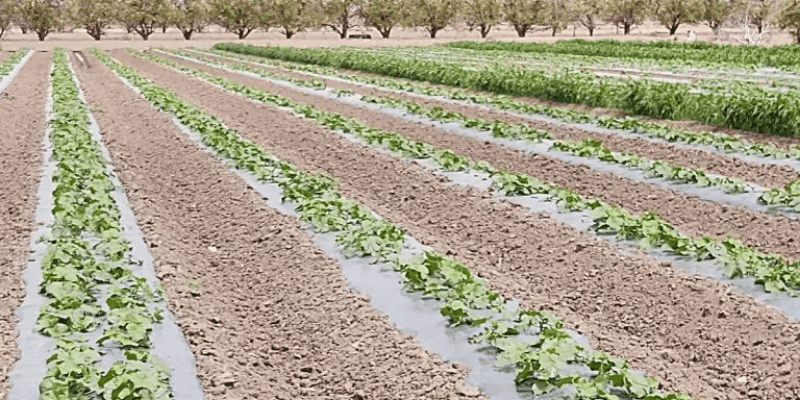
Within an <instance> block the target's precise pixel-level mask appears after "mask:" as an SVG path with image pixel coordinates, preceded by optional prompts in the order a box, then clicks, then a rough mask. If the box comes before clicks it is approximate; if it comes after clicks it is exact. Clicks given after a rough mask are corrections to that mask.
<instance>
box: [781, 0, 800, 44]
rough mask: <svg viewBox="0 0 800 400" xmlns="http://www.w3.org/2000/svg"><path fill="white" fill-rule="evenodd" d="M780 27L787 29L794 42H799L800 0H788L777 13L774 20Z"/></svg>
mask: <svg viewBox="0 0 800 400" xmlns="http://www.w3.org/2000/svg"><path fill="white" fill-rule="evenodd" d="M775 22H776V23H777V24H778V27H779V28H781V29H788V30H789V32H790V33H791V34H792V36H794V42H795V43H797V44H800V0H789V1H787V2H786V3H785V4H784V7H783V8H782V9H781V11H780V12H779V13H778V16H777V19H776V21H775Z"/></svg>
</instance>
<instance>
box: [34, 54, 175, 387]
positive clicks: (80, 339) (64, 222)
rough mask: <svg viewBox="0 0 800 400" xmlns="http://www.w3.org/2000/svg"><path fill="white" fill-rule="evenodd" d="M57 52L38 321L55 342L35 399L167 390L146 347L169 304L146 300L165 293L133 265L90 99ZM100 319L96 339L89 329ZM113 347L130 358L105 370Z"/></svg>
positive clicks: (164, 372)
mask: <svg viewBox="0 0 800 400" xmlns="http://www.w3.org/2000/svg"><path fill="white" fill-rule="evenodd" d="M53 57H54V58H53V72H52V74H51V82H52V99H53V106H52V116H51V118H50V120H49V126H50V133H49V138H50V141H51V143H52V149H53V159H54V160H55V161H56V163H57V167H56V170H55V172H54V174H53V183H54V184H55V188H54V189H53V200H54V207H53V210H52V213H53V216H54V217H55V221H54V223H53V225H52V227H51V233H50V235H49V236H46V237H43V238H42V239H41V240H42V241H44V242H45V243H47V250H46V253H45V256H44V258H43V260H42V263H41V270H42V284H41V286H40V288H39V290H40V293H41V294H42V295H44V296H45V297H46V298H47V302H46V303H45V304H44V305H43V306H42V308H41V309H40V310H39V316H38V319H37V329H38V330H39V332H41V333H42V334H44V335H46V336H50V337H53V338H55V339H57V345H56V349H55V350H54V351H53V352H52V354H51V355H50V357H49V358H48V359H47V372H46V374H45V377H44V378H43V380H42V382H41V383H40V386H39V391H40V394H39V399H40V400H95V399H103V400H139V399H153V400H167V399H169V398H171V393H170V386H169V380H170V372H169V367H168V366H167V365H166V364H164V363H163V362H162V361H161V360H159V359H158V358H156V357H155V356H152V355H150V348H151V342H150V333H151V331H152V330H153V326H154V324H156V323H158V322H160V321H161V320H162V315H161V313H162V311H163V310H162V309H161V308H154V309H152V310H151V307H150V306H151V305H152V303H154V302H158V301H163V294H162V292H161V291H160V290H158V289H152V288H151V287H150V286H149V284H148V283H147V280H146V279H144V278H141V277H136V276H134V275H133V273H132V272H131V269H130V268H129V265H132V264H133V263H136V262H137V261H135V260H132V259H130V254H129V253H130V244H129V243H128V241H127V240H126V239H124V238H123V237H122V231H123V228H122V225H121V221H120V216H121V214H120V210H119V208H118V205H117V204H116V202H115V201H114V199H113V197H112V196H111V192H112V191H113V190H114V185H113V183H112V182H111V180H110V179H109V177H108V166H107V160H106V159H105V157H104V155H103V153H102V151H101V150H100V147H99V144H98V143H97V142H96V141H95V140H94V138H93V137H92V135H91V133H90V132H89V116H88V115H89V110H88V107H87V106H86V104H85V103H84V102H83V101H82V100H81V99H80V97H79V95H78V87H77V86H76V84H75V82H74V81H73V77H72V72H71V70H70V68H69V65H68V61H67V56H66V53H65V52H64V51H63V50H60V49H59V50H56V51H55V52H54V56H53ZM90 240H91V241H92V242H93V243H92V244H90ZM94 242H96V243H94ZM101 286H102V287H105V289H104V292H105V295H106V296H104V300H103V301H100V299H99V298H98V297H99V296H100V291H101V290H100V289H101ZM101 328H102V332H101V333H100V335H99V338H98V339H96V340H95V341H94V343H90V342H89V341H88V340H87V339H86V337H85V334H88V333H90V332H93V331H96V330H99V329H101ZM110 349H116V350H122V351H123V353H124V357H125V358H124V359H123V360H118V361H116V362H114V363H113V364H112V365H111V366H110V367H109V368H108V369H107V370H103V367H102V366H101V355H102V354H103V353H105V352H106V351H108V350H110Z"/></svg>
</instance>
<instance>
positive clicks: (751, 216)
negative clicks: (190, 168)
mask: <svg viewBox="0 0 800 400" xmlns="http://www.w3.org/2000/svg"><path fill="white" fill-rule="evenodd" d="M113 54H114V56H115V57H119V59H123V60H125V62H130V63H135V65H137V68H141V70H142V71H143V72H147V71H160V70H163V69H164V68H162V67H160V66H157V65H155V64H153V63H150V62H148V61H144V60H141V59H139V58H137V57H134V56H132V55H129V54H127V53H125V52H124V51H121V50H120V51H116V52H114V53H113ZM195 65H197V64H195ZM203 68H205V69H206V70H207V71H209V72H212V73H215V74H218V75H220V76H224V77H226V78H228V79H231V80H233V81H236V82H239V83H243V84H246V85H250V86H254V87H258V88H261V89H264V90H267V91H270V92H273V93H280V94H282V95H285V96H288V97H291V98H292V99H294V100H296V101H301V102H304V103H308V104H312V105H314V106H316V107H319V108H321V109H325V110H329V111H334V112H337V113H340V114H342V115H345V116H348V117H353V118H357V119H360V120H361V121H364V122H366V123H367V124H369V125H370V126H373V127H376V128H381V129H385V130H389V131H394V132H398V133H400V134H403V135H405V136H408V137H410V138H413V139H417V140H421V141H424V142H427V143H430V144H432V145H434V146H437V147H442V148H448V149H451V150H453V151H454V152H456V153H457V154H460V155H462V156H466V157H469V158H471V159H473V160H485V161H488V162H489V163H490V164H492V165H493V166H494V167H496V168H504V169H508V170H512V171H516V172H521V173H526V174H529V175H531V176H534V177H536V178H539V179H542V180H544V181H548V182H553V183H556V184H558V185H562V186H565V187H568V188H571V189H573V190H575V191H576V192H578V193H580V194H582V195H584V196H588V197H592V198H599V199H602V200H603V201H606V202H608V203H612V204H617V205H621V206H623V207H625V208H626V209H628V210H630V211H632V212H634V213H641V212H645V211H651V212H655V213H656V214H658V215H659V216H661V218H663V219H664V220H666V221H668V222H670V223H671V224H673V225H674V226H675V227H677V228H678V229H680V230H681V231H682V232H685V233H688V234H692V235H698V236H712V237H716V238H719V239H723V238H725V237H726V236H729V235H730V236H733V237H737V238H740V239H742V240H743V241H744V242H745V243H747V244H748V245H750V246H753V247H755V248H757V249H759V250H762V251H766V252H776V253H780V254H784V255H785V256H787V257H789V258H790V259H800V246H798V241H797V234H796V232H798V231H800V221H798V220H793V219H791V218H787V217H784V216H772V215H766V214H762V213H758V212H755V211H751V210H747V209H745V208H742V207H732V206H727V205H723V204H719V203H715V202H710V201H705V200H700V199H698V198H696V197H691V196H689V195H686V194H684V193H680V192H677V191H673V190H667V189H663V188H659V187H656V186H654V185H649V184H646V183H642V182H637V181H634V180H632V179H628V178H623V177H620V176H617V175H614V174H612V173H605V172H597V171H594V170H592V169H591V168H589V167H586V166H581V165H572V164H568V163H566V162H563V161H559V160H555V159H552V158H549V157H546V156H543V155H536V154H524V153H522V152H519V151H515V150H511V149H509V148H507V147H504V146H501V145H498V144H495V143H491V142H482V141H478V140H475V139H471V138H467V137H464V136H461V135H457V134H454V133H449V132H446V131H444V130H440V129H437V128H434V127H432V126H430V125H427V124H423V123H413V122H408V121H405V120H402V119H400V118H396V117H392V116H388V115H384V114H380V113H376V112H375V111H373V110H369V109H366V108H361V107H355V106H350V105H347V104H344V103H340V102H336V101H331V100H329V99H325V98H321V97H318V96H314V95H311V94H305V93H301V92H299V91H296V90H292V89H287V88H285V87H283V86H278V85H275V84H271V83H269V82H266V81H264V80H261V79H254V78H249V77H246V76H242V75H239V74H235V73H230V72H226V71H221V70H219V69H216V68H213V67H203ZM176 75H177V74H176ZM165 85H166V86H168V87H171V86H170V85H172V81H170V82H165Z"/></svg>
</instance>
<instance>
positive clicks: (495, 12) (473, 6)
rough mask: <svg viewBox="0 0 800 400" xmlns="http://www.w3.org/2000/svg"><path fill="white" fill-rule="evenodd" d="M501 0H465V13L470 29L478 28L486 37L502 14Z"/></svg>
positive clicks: (482, 35)
mask: <svg viewBox="0 0 800 400" xmlns="http://www.w3.org/2000/svg"><path fill="white" fill-rule="evenodd" d="M501 9H502V3H501V2H500V0H464V9H463V15H464V20H465V22H466V23H467V26H469V27H470V29H474V28H478V31H479V32H480V33H481V37H482V38H485V37H486V35H488V34H489V31H490V30H491V29H492V27H493V26H495V25H497V24H498V23H499V22H500V18H501V16H502V11H501Z"/></svg>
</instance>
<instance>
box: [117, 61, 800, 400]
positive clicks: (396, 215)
mask: <svg viewBox="0 0 800 400" xmlns="http://www.w3.org/2000/svg"><path fill="white" fill-rule="evenodd" d="M114 55H115V56H119V58H120V59H123V60H124V62H125V63H126V64H128V65H131V66H134V67H135V68H136V69H137V70H139V71H140V72H141V73H143V74H144V75H145V76H147V77H148V78H150V79H153V80H155V81H156V83H157V84H159V85H163V86H167V87H169V88H170V89H171V90H174V91H176V92H177V93H178V94H179V95H180V96H181V97H183V98H184V99H186V100H188V101H190V102H192V103H194V104H196V105H198V106H200V107H202V108H204V109H206V110H207V111H208V112H210V113H211V114H213V115H216V116H218V117H220V118H222V119H223V120H224V122H225V123H226V124H228V125H229V126H230V127H232V128H234V129H236V130H238V131H239V132H240V133H242V134H243V135H244V136H245V137H247V138H249V139H250V140H253V141H255V142H256V143H259V144H261V145H262V146H264V147H265V148H266V149H267V150H269V151H272V152H274V154H276V155H277V156H278V157H281V158H284V159H286V160H289V161H291V162H294V163H297V164H298V165H300V166H302V167H304V168H307V169H313V170H322V171H324V172H326V173H329V174H330V175H332V176H334V177H335V178H337V179H338V180H339V181H340V182H341V185H340V189H341V190H342V191H343V193H344V194H345V195H346V196H348V197H350V198H353V199H356V200H359V201H361V202H362V203H364V204H365V205H367V206H369V207H371V208H373V209H374V210H375V211H377V212H378V213H380V214H381V215H382V216H384V217H386V218H388V219H389V220H391V221H393V222H394V223H397V224H399V225H400V226H401V227H403V228H405V229H407V230H408V231H409V232H410V233H411V234H412V235H413V236H414V237H416V238H418V239H420V240H421V241H422V242H423V243H425V244H428V245H431V246H433V247H434V248H435V249H436V250H438V251H440V252H442V253H447V254H451V255H453V256H455V257H456V258H458V259H459V260H460V261H462V262H464V263H465V264H466V265H468V266H469V267H470V268H473V269H474V270H475V271H476V272H477V273H478V274H479V275H481V276H483V277H486V278H488V279H489V281H490V284H491V286H492V287H493V288H494V289H496V290H499V291H500V292H502V293H504V294H505V295H508V296H512V297H514V298H518V299H522V300H523V302H524V303H525V305H528V306H532V307H543V308H547V309H552V310H555V312H556V313H557V314H558V315H560V316H562V317H564V318H565V319H566V321H567V324H568V325H569V326H570V327H572V328H575V329H577V330H579V331H580V332H582V333H584V334H586V335H587V336H588V337H589V338H590V340H591V342H592V344H593V345H594V346H596V347H597V348H599V349H601V350H603V351H607V352H609V353H611V354H613V355H616V356H620V357H625V358H627V359H628V360H630V361H631V362H632V364H633V366H634V367H635V368H639V369H643V370H646V371H647V372H648V373H651V374H653V375H655V376H658V377H659V378H660V379H661V381H662V382H663V383H664V384H665V386H666V388H667V389H670V390H680V391H686V392H689V393H691V394H693V395H695V396H699V397H701V398H704V399H706V398H714V397H717V398H726V399H746V398H748V391H752V393H754V394H755V395H757V396H761V397H762V398H791V397H792V396H794V395H798V394H800V383H798V382H800V381H799V380H798V378H800V376H798V372H797V371H796V369H792V368H793V367H792V365H797V363H798V362H800V353H798V352H799V351H800V324H796V323H791V322H789V321H788V320H787V319H786V318H785V317H784V316H782V315H781V314H780V313H778V312H776V311H774V310H773V309H771V308H769V307H766V306H764V305H762V304H760V303H757V302H756V301H754V300H753V299H752V298H749V297H746V296H743V295H739V294H736V293H731V291H730V290H728V289H727V288H726V287H724V286H722V285H720V284H719V283H718V282H715V281H713V280H708V279H702V278H695V277H687V276H684V275H683V274H680V273H675V272H674V271H673V269H672V267H671V266H669V265H665V264H662V263H659V262H655V261H653V260H651V259H648V258H645V257H641V256H626V257H624V258H620V256H619V254H618V249H616V248H615V247H613V246H610V245H608V244H605V243H603V242H600V241H598V240H596V239H595V238H593V237H592V236H591V235H589V234H587V233H582V232H579V231H576V230H574V229H571V228H569V227H566V226H564V225H562V224H560V223H557V222H555V221H554V220H552V219H550V218H549V217H548V216H547V215H543V214H539V215H532V214H530V213H528V212H526V211H525V210H523V209H522V208H520V207H518V206H513V205H511V204H509V203H507V202H503V201H499V200H496V199H493V198H491V196H490V195H489V194H488V193H486V192H481V191H477V190H472V189H463V188H458V187H454V186H452V185H450V184H448V183H445V182H444V181H443V179H441V178H438V177H436V176H434V175H432V174H431V173H430V172H428V171H427V170H425V169H423V168H421V167H420V166H418V165H416V164H415V163H412V162H409V161H405V160H400V159H397V158H394V157H391V156H388V155H385V154H382V153H379V152H377V151H375V150H372V149H368V148H365V147H362V146H359V145H357V144H354V143H352V142H349V141H347V140H345V139H343V138H342V137H341V136H340V135H338V134H336V133H333V132H330V131H328V130H325V129H322V128H320V127H319V126H317V125H316V124H314V123H312V122H310V121H307V120H303V119H301V118H298V117H294V116H292V115H290V114H289V113H287V112H283V111H281V110H278V109H276V108H273V107H269V106H265V105H261V104H256V103H253V102H250V101H248V100H246V99H244V98H242V97H240V96H236V95H233V94H230V93H227V92H224V91H222V90H219V89H216V88H215V87H213V86H211V85H209V84H206V83H203V82H200V81H198V80H195V79H192V78H189V77H186V76H184V75H181V74H179V73H176V72H173V71H170V70H167V69H165V68H161V67H158V66H155V65H153V64H151V63H148V62H146V61H143V60H140V59H137V58H133V57H124V56H123V55H120V54H118V53H115V54H114ZM793 349H797V350H793ZM784 371H787V372H786V373H784ZM742 376H746V377H747V379H748V382H750V383H748V384H743V385H739V384H737V382H736V379H738V378H740V377H742Z"/></svg>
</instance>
